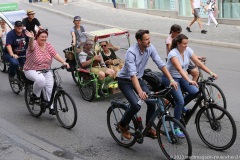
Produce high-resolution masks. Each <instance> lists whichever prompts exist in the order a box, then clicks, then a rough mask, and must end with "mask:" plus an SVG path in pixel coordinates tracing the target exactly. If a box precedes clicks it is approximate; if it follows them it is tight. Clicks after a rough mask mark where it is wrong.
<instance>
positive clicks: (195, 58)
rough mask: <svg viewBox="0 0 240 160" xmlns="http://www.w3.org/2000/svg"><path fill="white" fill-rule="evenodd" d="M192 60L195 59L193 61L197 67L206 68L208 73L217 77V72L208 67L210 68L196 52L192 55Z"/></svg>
mask: <svg viewBox="0 0 240 160" xmlns="http://www.w3.org/2000/svg"><path fill="white" fill-rule="evenodd" d="M191 60H192V61H193V63H194V64H195V65H196V66H197V67H199V68H201V69H202V70H204V71H205V72H206V73H208V74H210V75H212V76H214V77H215V78H216V79H217V74H215V73H213V72H211V70H210V69H208V68H207V67H206V66H205V65H204V64H203V63H202V62H201V61H200V60H199V59H198V57H197V56H196V55H195V54H193V55H192V57H191Z"/></svg>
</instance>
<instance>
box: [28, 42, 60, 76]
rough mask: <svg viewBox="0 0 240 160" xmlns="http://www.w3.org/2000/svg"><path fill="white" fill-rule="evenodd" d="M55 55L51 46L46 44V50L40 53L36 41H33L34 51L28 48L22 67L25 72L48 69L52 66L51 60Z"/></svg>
mask: <svg viewBox="0 0 240 160" xmlns="http://www.w3.org/2000/svg"><path fill="white" fill-rule="evenodd" d="M56 54H57V52H56V50H55V49H54V48H53V46H52V45H51V44H50V43H48V42H46V48H45V50H44V51H41V50H40V48H39V45H38V43H37V41H36V40H35V41H34V49H33V50H31V49H30V48H28V50H27V54H26V63H25V65H24V67H23V69H24V70H25V71H27V70H42V69H49V68H50V67H51V64H52V58H53V57H54V56H55V55H56Z"/></svg>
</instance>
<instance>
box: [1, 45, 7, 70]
mask: <svg viewBox="0 0 240 160" xmlns="http://www.w3.org/2000/svg"><path fill="white" fill-rule="evenodd" d="M0 56H1V57H0V70H1V72H5V71H6V61H5V60H4V57H3V52H2V50H1V49H0Z"/></svg>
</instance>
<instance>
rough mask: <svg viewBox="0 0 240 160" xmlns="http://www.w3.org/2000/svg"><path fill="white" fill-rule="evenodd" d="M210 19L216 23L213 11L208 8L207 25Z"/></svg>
mask: <svg viewBox="0 0 240 160" xmlns="http://www.w3.org/2000/svg"><path fill="white" fill-rule="evenodd" d="M211 20H213V22H214V23H215V25H217V24H218V23H217V21H216V19H215V17H214V15H213V11H212V10H208V23H207V24H208V25H210V23H211Z"/></svg>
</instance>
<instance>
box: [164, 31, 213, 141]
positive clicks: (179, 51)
mask: <svg viewBox="0 0 240 160" xmlns="http://www.w3.org/2000/svg"><path fill="white" fill-rule="evenodd" d="M187 45H188V37H187V36H185V35H184V34H179V35H178V36H177V37H175V38H174V39H173V41H172V46H171V51H170V53H169V54H168V58H167V68H168V70H169V72H170V74H171V75H172V77H173V79H174V80H175V81H176V82H178V88H179V89H178V90H172V91H171V94H172V96H173V98H174V100H175V102H176V103H175V104H176V106H175V108H174V118H175V119H177V120H180V117H181V114H182V109H183V106H184V100H187V99H189V98H191V97H192V96H194V95H195V94H196V93H197V92H198V88H197V87H198V84H197V82H196V81H193V80H191V79H190V78H189V77H188V74H187V72H186V70H187V69H188V66H189V64H190V60H191V61H192V62H193V63H194V64H195V65H196V66H197V67H199V68H201V69H203V70H204V71H205V72H207V73H209V74H210V75H212V76H214V77H215V78H217V74H215V73H213V72H211V71H210V70H209V69H208V68H207V67H206V66H205V65H203V64H202V63H201V62H200V61H199V60H198V57H197V56H196V55H195V54H194V53H193V50H192V49H191V48H189V47H188V46H187ZM162 80H163V84H164V85H165V86H169V84H170V82H169V80H168V78H167V77H166V76H164V75H163V77H162ZM181 88H183V89H184V90H186V91H187V92H188V95H186V96H185V97H183V95H182V91H181ZM174 127H175V128H176V129H177V128H178V126H174ZM178 134H179V136H180V137H181V136H184V135H183V134H182V132H181V131H180V130H179V132H178Z"/></svg>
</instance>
